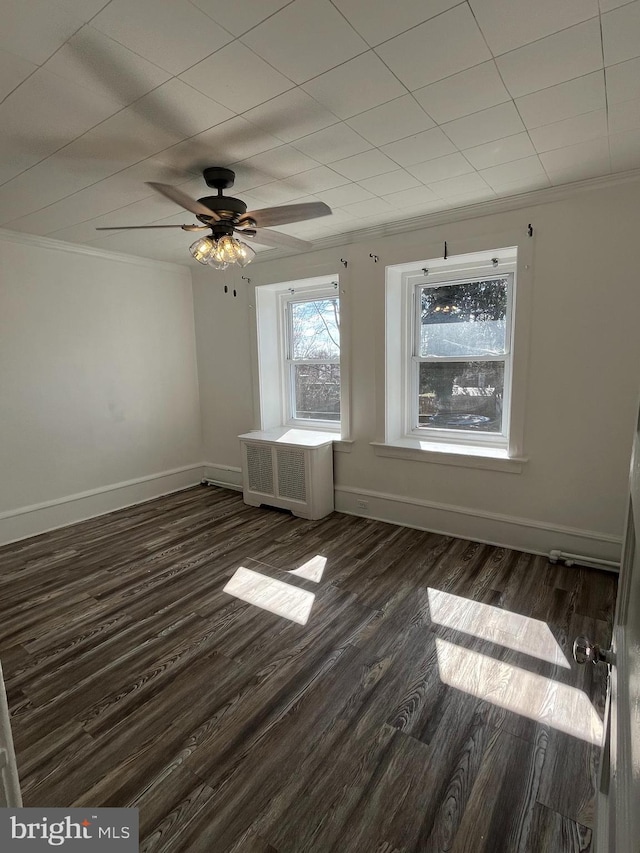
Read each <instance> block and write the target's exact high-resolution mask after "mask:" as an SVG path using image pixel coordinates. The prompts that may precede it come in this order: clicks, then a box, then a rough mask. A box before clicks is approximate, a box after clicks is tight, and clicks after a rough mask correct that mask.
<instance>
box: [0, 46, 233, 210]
mask: <svg viewBox="0 0 640 853" xmlns="http://www.w3.org/2000/svg"><path fill="white" fill-rule="evenodd" d="M76 32H79V30H76ZM74 35H75V33H74ZM65 44H66V42H65ZM118 44H120V42H118ZM60 47H64V45H61V46H60ZM123 47H124V45H123ZM58 49H60V48H58ZM56 53H57V51H56ZM53 55H54V54H52V56H53ZM49 58H51V57H49ZM140 58H141V59H144V57H140ZM47 61H48V60H47ZM162 70H164V69H162ZM34 73H35V72H34ZM167 73H168V72H167ZM56 76H57V75H56ZM176 79H178V78H177V77H171V78H169V80H165V81H164V82H163V83H159V84H158V85H157V86H154V87H153V88H152V89H149V91H148V92H145V93H144V95H141V96H140V97H139V98H136V100H135V101H132V102H131V103H130V104H126V105H122V106H121V108H120V109H119V110H115V112H113V113H111V115H108V116H106V118H103V119H101V121H99V122H96V124H94V125H92V126H91V127H88V128H87V129H86V130H85V131H84V132H83V133H80V134H78V136H75V137H74V138H73V139H70V140H69V141H68V142H65V144H64V145H61V146H60V147H59V148H56V150H55V151H52V152H51V153H50V154H47V156H46V157H42V159H40V160H38V161H37V162H36V163H32V164H31V165H30V166H28V167H27V168H26V169H23V170H22V171H21V172H18V174H17V175H13V176H12V177H11V178H9V180H8V181H3V182H2V183H0V187H3V186H6V185H7V184H9V183H11V181H13V180H15V179H16V178H19V177H20V176H21V175H24V174H25V172H28V171H30V170H31V169H34V168H35V167H36V166H39V165H40V163H44V162H45V160H48V159H49V158H51V157H53V156H54V155H55V154H58V153H59V152H60V151H62V150H64V149H65V148H67V147H68V146H69V145H72V144H73V143H74V142H77V141H78V140H79V139H82V138H83V137H84V136H86V135H87V134H88V133H90V132H91V131H93V130H95V129H96V128H97V127H100V125H102V124H104V123H105V122H107V121H110V120H111V119H112V118H114V117H115V116H117V115H120V113H121V112H123V110H127V109H129V108H130V107H133V106H135V104H137V103H138V102H139V101H141V100H142V99H143V98H146V97H147V96H148V95H151V94H152V93H153V92H156V91H157V90H158V89H160V88H162V86H166V85H167V83H170V82H171V80H176ZM180 83H183V84H184V85H185V86H189V88H190V89H193V90H194V91H195V92H198V94H199V95H203V97H205V98H207V99H208V100H209V101H211V102H212V103H213V104H216V106H219V107H223V105H222V104H218V102H217V101H214V100H213V98H209V97H208V95H205V94H204V93H203V92H200V91H199V90H198V89H194V87H193V86H190V85H189V84H188V83H185V81H184V80H180ZM226 121H228V119H226ZM219 124H224V122H218V124H213V125H211V127H210V128H205V129H204V130H201V131H198V133H194V134H192V135H191V136H185V137H184V138H182V139H180V140H179V141H178V142H175V143H173V144H172V145H169V146H167V148H161V149H160V150H159V151H155V152H154V153H153V154H150V155H149V156H148V157H142V158H141V159H140V160H136V161H135V162H134V163H129V164H128V165H127V166H125V167H124V168H123V169H117V170H116V171H115V172H111V173H110V174H109V175H106V176H105V177H103V178H99V179H98V181H94V182H93V183H92V184H87V185H86V187H82V188H81V189H86V188H87V187H92V186H94V184H96V183H99V182H100V181H103V180H106V179H107V178H111V177H113V175H117V174H119V173H120V172H122V171H124V169H129V168H130V167H131V166H135V165H137V164H138V163H142V162H143V161H144V160H149V159H150V158H152V157H157V155H158V154H161V153H162V152H164V151H167V150H169V148H173V147H174V146H175V145H178V144H179V143H180V142H186V141H187V140H189V139H193V138H194V137H195V136H199V134H200V133H205V132H206V131H207V130H211V129H212V128H214V127H218V125H219ZM75 192H80V190H76V191H75ZM75 192H74V193H69V195H74V194H75ZM63 198H68V196H61V198H59V199H56V201H62V199H63ZM54 203H55V202H54ZM47 206H48V205H47ZM40 209H41V210H43V209H44V208H40Z"/></svg>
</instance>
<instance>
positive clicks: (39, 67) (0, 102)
mask: <svg viewBox="0 0 640 853" xmlns="http://www.w3.org/2000/svg"><path fill="white" fill-rule="evenodd" d="M65 44H66V42H65ZM62 46H63V45H61V47H62ZM56 53H57V51H56ZM51 56H53V54H51ZM18 58H20V57H18ZM49 59H51V57H49ZM49 59H47V60H45V62H48V61H49ZM27 61H28V60H27ZM31 64H32V65H34V64H35V63H33V62H32V63H31ZM42 65H44V62H43V63H42ZM42 65H36V67H35V68H34V69H33V71H31V72H30V73H29V74H27V76H26V77H25V78H24V80H21V81H20V82H19V83H18V84H17V85H16V86H14V87H13V89H12V90H11V91H10V92H7V94H6V95H5V96H4V98H2V99H1V100H0V107H1V106H2V105H3V104H4V102H5V101H6V100H7V98H10V97H11V95H13V93H14V92H15V91H17V90H18V89H19V88H20V86H22V84H23V83H26V82H27V80H29V79H30V78H31V77H33V75H34V74H35V73H36V72H37V71H40V69H41V68H42Z"/></svg>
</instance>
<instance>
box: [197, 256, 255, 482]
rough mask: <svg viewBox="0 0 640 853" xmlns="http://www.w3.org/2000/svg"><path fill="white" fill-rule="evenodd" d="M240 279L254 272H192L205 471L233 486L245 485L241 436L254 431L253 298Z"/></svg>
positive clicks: (208, 474)
mask: <svg viewBox="0 0 640 853" xmlns="http://www.w3.org/2000/svg"><path fill="white" fill-rule="evenodd" d="M194 266H195V265H194ZM251 269H252V270H253V268H251ZM241 275H247V276H250V275H251V273H249V272H241V271H236V270H233V269H229V270H225V271H224V272H218V271H216V270H213V269H211V268H205V267H201V266H200V268H199V269H193V271H192V276H193V298H194V309H195V324H196V343H197V352H198V374H199V377H200V407H201V413H202V436H203V457H204V461H205V473H206V475H207V476H208V477H210V478H211V479H213V480H217V481H219V482H222V483H228V484H232V485H238V484H240V483H241V482H242V480H241V476H240V445H239V442H238V435H240V433H242V432H246V431H247V430H248V429H252V428H253V400H252V397H253V385H252V366H251V343H250V325H249V324H250V322H252V321H253V316H254V315H253V309H252V308H250V307H249V306H250V305H251V304H252V303H253V300H251V299H250V298H249V297H250V293H251V288H250V287H249V285H248V284H247V282H246V281H244V280H243V279H242V278H241ZM225 285H226V286H227V293H225V292H224V287H225ZM234 289H235V291H236V293H237V296H235V297H234V296H233V291H234Z"/></svg>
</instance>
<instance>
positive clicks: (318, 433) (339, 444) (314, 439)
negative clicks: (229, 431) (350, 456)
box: [238, 426, 353, 453]
mask: <svg viewBox="0 0 640 853" xmlns="http://www.w3.org/2000/svg"><path fill="white" fill-rule="evenodd" d="M238 438H242V439H245V440H253V441H266V442H270V443H271V444H296V445H300V446H301V447H319V446H320V445H323V444H329V443H332V444H333V449H334V450H338V451H339V452H341V453H351V450H352V448H353V441H350V440H349V439H346V438H340V433H339V432H333V431H332V430H321V429H309V428H307V429H298V428H296V427H291V426H283V427H278V428H277V429H270V430H257V429H256V430H252V431H251V432H247V433H243V434H242V435H239V436H238Z"/></svg>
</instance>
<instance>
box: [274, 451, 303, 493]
mask: <svg viewBox="0 0 640 853" xmlns="http://www.w3.org/2000/svg"><path fill="white" fill-rule="evenodd" d="M276 456H277V466H278V495H279V496H280V497H281V498H290V499H291V500H294V501H306V499H307V477H306V471H305V452H304V450H298V449H297V448H292V447H278V448H276Z"/></svg>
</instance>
